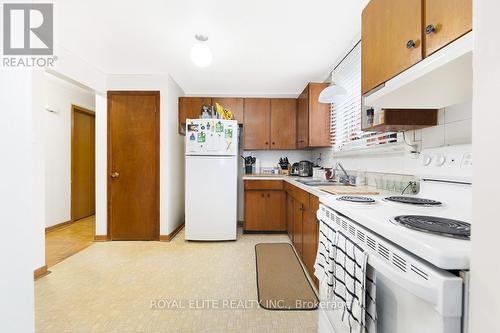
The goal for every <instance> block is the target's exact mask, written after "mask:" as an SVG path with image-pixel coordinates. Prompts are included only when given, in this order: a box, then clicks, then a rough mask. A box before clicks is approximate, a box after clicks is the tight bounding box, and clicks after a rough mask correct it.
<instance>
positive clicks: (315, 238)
mask: <svg viewBox="0 0 500 333" xmlns="http://www.w3.org/2000/svg"><path fill="white" fill-rule="evenodd" d="M318 209H319V199H318V197H316V196H314V195H310V198H309V209H307V210H306V211H305V213H304V220H303V222H302V261H303V262H304V265H305V266H306V268H307V271H308V273H309V275H310V276H311V277H312V278H313V280H314V282H315V283H316V286H318V280H317V279H316V277H315V276H314V262H315V261H316V252H317V251H318V243H319V225H318V222H317V218H316V211H317V210H318Z"/></svg>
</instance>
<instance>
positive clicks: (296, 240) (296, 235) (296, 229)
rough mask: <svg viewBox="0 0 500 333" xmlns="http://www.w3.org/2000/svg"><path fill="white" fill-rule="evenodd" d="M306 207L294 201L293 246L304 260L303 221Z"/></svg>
mask: <svg viewBox="0 0 500 333" xmlns="http://www.w3.org/2000/svg"><path fill="white" fill-rule="evenodd" d="M303 213H304V205H303V204H301V203H300V202H299V201H297V200H294V201H293V246H294V247H295V250H296V251H297V253H298V255H299V257H300V258H302V219H303V216H304V214H303Z"/></svg>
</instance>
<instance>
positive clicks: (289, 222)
mask: <svg viewBox="0 0 500 333" xmlns="http://www.w3.org/2000/svg"><path fill="white" fill-rule="evenodd" d="M293 202H294V199H293V197H292V196H291V195H289V194H288V193H287V194H286V231H287V233H288V237H289V238H290V241H291V242H292V243H293Z"/></svg>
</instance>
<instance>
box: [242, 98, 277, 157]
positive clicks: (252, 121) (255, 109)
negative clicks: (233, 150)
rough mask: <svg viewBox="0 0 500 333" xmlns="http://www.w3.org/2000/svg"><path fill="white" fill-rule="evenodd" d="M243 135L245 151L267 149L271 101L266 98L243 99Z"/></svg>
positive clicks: (269, 145) (268, 146)
mask: <svg viewBox="0 0 500 333" xmlns="http://www.w3.org/2000/svg"><path fill="white" fill-rule="evenodd" d="M244 109H245V112H244V115H243V127H244V129H243V133H244V138H243V140H244V147H245V149H269V148H270V147H271V144H270V142H269V134H270V130H271V101H270V99H268V98H245V102H244Z"/></svg>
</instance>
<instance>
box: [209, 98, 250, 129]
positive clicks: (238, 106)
mask: <svg viewBox="0 0 500 333" xmlns="http://www.w3.org/2000/svg"><path fill="white" fill-rule="evenodd" d="M215 103H219V104H220V105H222V106H223V107H224V108H225V109H228V110H230V111H231V112H232V113H233V116H234V119H235V120H237V121H238V124H243V98H239V97H238V98H234V97H213V98H212V104H213V105H215Z"/></svg>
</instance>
